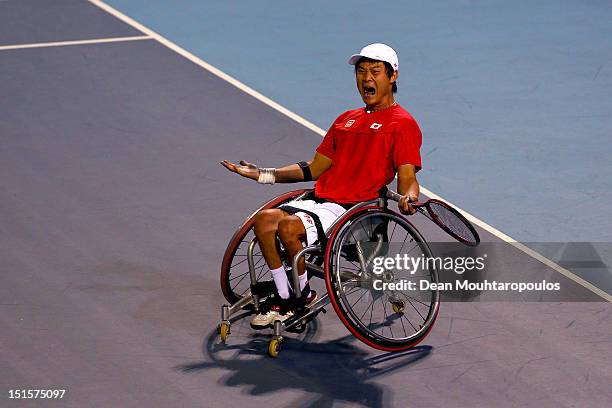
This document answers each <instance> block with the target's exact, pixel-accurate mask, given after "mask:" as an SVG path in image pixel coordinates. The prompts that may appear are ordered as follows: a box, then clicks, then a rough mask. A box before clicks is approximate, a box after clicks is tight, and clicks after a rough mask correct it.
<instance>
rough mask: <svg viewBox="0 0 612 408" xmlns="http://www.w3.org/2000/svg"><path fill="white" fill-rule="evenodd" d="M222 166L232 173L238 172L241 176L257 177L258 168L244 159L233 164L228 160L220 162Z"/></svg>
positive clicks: (255, 178)
mask: <svg viewBox="0 0 612 408" xmlns="http://www.w3.org/2000/svg"><path fill="white" fill-rule="evenodd" d="M220 163H221V165H222V166H223V167H225V168H226V169H228V170H229V171H231V172H233V173H238V174H240V175H241V176H242V177H246V178H250V179H253V180H257V179H258V178H259V169H258V168H257V166H256V165H254V164H253V163H249V162H247V161H244V160H240V164H234V163H232V162H230V161H228V160H223V161H221V162H220Z"/></svg>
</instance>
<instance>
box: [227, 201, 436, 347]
mask: <svg viewBox="0 0 612 408" xmlns="http://www.w3.org/2000/svg"><path fill="white" fill-rule="evenodd" d="M312 191H313V190H312V189H304V190H295V191H291V192H288V193H285V194H282V195H280V196H278V197H275V198H274V199H272V200H270V201H268V202H267V203H266V204H264V205H262V206H261V207H260V208H258V209H257V210H256V211H254V212H253V213H252V214H251V215H250V216H249V217H248V218H247V219H246V220H245V222H244V223H243V224H242V226H241V227H240V228H239V229H238V230H237V231H236V233H235V234H234V236H233V237H232V239H231V240H230V245H228V248H227V249H226V253H225V256H224V259H223V264H222V269H221V286H222V289H223V293H224V296H225V298H226V299H227V300H228V301H229V302H230V303H231V304H229V305H228V304H224V305H223V306H222V307H221V323H220V324H219V327H218V332H219V334H220V338H221V340H222V341H223V342H225V341H226V340H227V337H228V336H229V334H230V331H231V322H230V317H231V316H232V315H234V314H236V313H237V312H239V311H242V310H247V309H251V310H252V311H253V312H254V313H258V312H259V310H260V306H261V305H260V302H261V300H262V299H264V298H266V297H268V296H270V293H266V291H265V288H264V287H262V284H263V283H262V282H258V280H257V274H256V268H255V262H254V259H253V252H254V249H255V245H256V244H257V238H256V237H253V238H252V239H251V240H250V242H249V244H248V247H247V255H246V258H247V262H248V268H249V272H248V273H249V278H250V289H249V290H248V292H247V293H246V294H244V295H243V297H242V298H239V299H237V300H236V299H234V297H235V295H234V294H232V293H230V291H231V289H230V288H228V287H227V282H226V280H225V279H226V278H227V276H226V277H224V273H229V272H226V271H228V270H229V269H228V268H230V265H231V261H232V258H233V256H234V255H235V252H236V249H237V248H234V249H233V252H232V250H231V249H232V245H233V244H234V243H235V241H236V239H237V238H240V237H242V236H246V234H248V232H249V231H250V229H251V228H252V225H253V218H254V216H255V215H256V214H257V213H258V212H259V211H261V210H263V209H268V208H276V207H278V206H279V205H281V204H284V203H286V202H288V201H292V200H300V199H304V198H306V199H307V196H308V194H311V193H312ZM369 210H370V211H371V210H377V211H381V210H382V211H386V214H389V216H391V214H393V217H395V218H398V217H399V218H400V219H401V220H403V222H405V223H406V224H407V225H405V226H404V228H406V227H407V226H409V227H410V228H411V229H412V231H410V233H411V234H412V236H413V237H416V238H418V239H419V240H418V241H417V242H418V243H419V244H420V245H423V246H424V247H426V249H427V251H429V253H430V254H431V250H430V248H429V246H428V245H427V242H426V241H425V239H424V238H423V236H422V235H421V234H420V233H419V231H418V230H417V229H416V228H415V227H414V225H412V223H410V222H409V221H408V220H406V219H405V217H402V216H401V215H400V214H397V213H394V212H392V211H390V210H388V207H387V199H386V198H385V197H380V198H378V199H375V200H371V201H366V202H362V203H358V204H356V205H355V206H353V207H351V208H350V209H349V210H347V211H346V212H345V213H344V214H343V215H342V216H340V217H339V218H338V219H336V220H335V221H334V223H333V224H332V225H331V226H330V227H329V229H328V230H327V231H326V232H325V233H326V235H328V236H329V241H328V244H327V247H326V248H325V252H323V251H321V247H320V246H319V245H317V244H316V243H315V244H313V245H309V246H306V247H304V248H303V249H302V250H301V251H299V252H298V253H297V254H296V255H295V257H294V258H293V259H292V260H291V261H292V267H293V268H292V276H291V277H290V278H291V280H292V281H293V284H292V286H293V287H294V288H299V277H298V263H299V261H300V259H301V258H302V257H306V256H308V255H311V256H315V257H319V259H323V263H324V266H323V267H322V266H320V265H317V264H316V263H314V262H309V261H308V260H307V259H305V267H306V273H308V274H309V278H311V277H313V276H316V277H319V278H322V279H324V280H325V282H326V289H327V293H325V294H322V295H321V296H320V298H319V299H317V300H316V301H315V302H314V304H312V305H309V306H308V307H307V308H304V307H301V308H298V309H297V310H296V311H295V313H294V315H293V316H291V317H289V318H288V319H286V320H285V321H283V322H281V321H279V320H275V321H274V323H273V333H274V334H273V337H272V339H271V340H270V342H269V344H268V354H269V355H270V356H271V357H276V356H278V354H279V352H280V345H281V343H282V342H283V340H284V338H283V335H282V334H283V332H285V331H294V332H302V331H303V330H304V328H305V326H306V324H308V322H309V321H310V320H311V319H313V318H315V317H316V316H317V315H318V314H319V313H320V312H324V313H325V312H326V310H325V309H324V308H325V306H327V305H328V304H330V303H332V306H333V307H334V310H335V311H336V313H337V314H338V316H339V317H340V319H341V321H342V323H343V324H344V325H345V326H346V327H347V328H348V329H349V331H351V332H352V333H353V335H355V336H356V337H357V338H358V339H359V340H361V341H362V342H364V343H366V344H368V345H369V346H371V347H374V348H377V349H380V350H385V351H401V350H405V349H408V348H411V347H414V346H415V345H416V344H418V343H419V342H421V341H422V340H423V339H424V338H425V337H426V336H427V334H428V333H429V331H430V330H431V329H432V327H433V325H434V322H435V319H436V317H437V314H438V310H439V293H438V291H432V301H431V302H432V303H431V305H432V306H430V309H429V314H428V318H427V319H426V321H425V322H424V324H423V326H422V327H421V328H420V329H419V330H418V331H417V332H416V333H415V335H416V334H418V333H419V332H421V334H420V335H419V336H418V337H417V338H416V340H415V341H411V342H409V343H405V344H401V345H400V346H395V345H393V346H392V347H391V346H389V345H385V344H381V342H379V341H376V340H375V339H369V338H367V336H364V335H363V333H359V332H358V331H357V330H356V329H355V328H354V327H353V326H352V325H351V324H350V322H348V320H347V317H346V313H345V312H344V311H342V310H341V309H342V308H341V307H340V306H339V304H338V302H337V301H334V296H331V297H330V293H331V292H332V291H333V290H334V288H333V287H332V285H331V279H326V270H328V271H329V270H330V268H331V266H330V258H331V257H332V254H331V253H330V252H331V251H332V246H333V244H334V239H335V236H337V235H338V233H339V232H340V230H343V229H346V228H350V226H351V223H352V222H353V218H355V217H357V216H359V214H361V213H362V212H367V211H369ZM340 224H341V225H340ZM339 225H340V226H339ZM337 227H338V228H337ZM377 238H378V242H377V244H376V245H377V248H378V247H379V246H380V245H381V243H382V238H381V237H380V236H377ZM355 244H356V246H357V247H358V246H359V245H360V241H356V242H355ZM375 252H377V251H375ZM357 253H358V256H359V264H360V265H361V267H362V269H363V270H367V266H366V265H367V262H366V260H365V259H364V257H363V252H362V251H361V249H358V251H357ZM432 273H433V275H434V276H435V280H437V271H436V270H435V268H434V270H433V272H432ZM340 282H341V283H342V280H340ZM272 284H273V282H272ZM268 292H269V290H268ZM294 296H295V298H296V299H300V297H301V293H300V291H295V294H294ZM232 300H235V301H234V302H232ZM413 307H414V306H413ZM393 310H394V311H395V312H396V313H400V312H402V311H403V306H402V308H401V310H400V307H399V306H398V307H397V308H396V306H395V305H393ZM419 314H420V313H419ZM421 317H422V316H421ZM400 319H401V318H400ZM411 325H412V323H411ZM413 328H414V326H413ZM404 331H405V329H404Z"/></svg>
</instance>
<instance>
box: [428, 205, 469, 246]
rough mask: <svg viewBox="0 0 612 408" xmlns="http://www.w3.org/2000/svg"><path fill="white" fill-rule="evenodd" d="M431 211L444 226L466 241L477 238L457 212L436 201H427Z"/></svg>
mask: <svg viewBox="0 0 612 408" xmlns="http://www.w3.org/2000/svg"><path fill="white" fill-rule="evenodd" d="M429 208H430V209H431V212H432V213H433V214H435V216H436V217H437V218H438V220H439V221H440V222H441V223H442V224H444V226H446V228H448V229H449V230H451V231H452V232H453V234H455V235H457V236H459V237H460V238H462V239H464V240H466V241H468V242H476V241H477V238H476V237H475V236H474V233H473V231H472V230H471V229H470V228H469V227H468V225H467V224H466V221H465V220H463V219H461V218H460V217H459V216H458V215H457V214H455V213H454V212H452V211H451V210H449V209H448V208H447V207H445V206H444V205H441V204H439V203H436V202H431V203H429Z"/></svg>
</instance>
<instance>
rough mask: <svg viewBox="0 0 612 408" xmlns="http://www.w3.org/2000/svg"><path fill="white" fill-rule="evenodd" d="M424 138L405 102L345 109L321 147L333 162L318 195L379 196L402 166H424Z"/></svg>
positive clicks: (343, 199)
mask: <svg viewBox="0 0 612 408" xmlns="http://www.w3.org/2000/svg"><path fill="white" fill-rule="evenodd" d="M421 141H422V137H421V130H420V129H419V126H418V125H417V123H416V121H415V120H414V118H413V117H412V115H410V113H408V112H407V111H406V110H404V109H403V108H402V107H401V106H399V105H395V106H392V107H390V108H387V109H383V110H381V111H377V112H372V113H367V112H366V110H365V109H363V108H360V109H355V110H351V111H348V112H345V113H343V114H342V115H340V116H339V117H338V119H336V121H335V122H334V123H333V125H332V126H331V127H330V129H329V131H328V132H327V134H326V135H325V138H324V139H323V142H322V143H321V144H320V145H319V147H318V148H317V152H318V153H320V154H322V155H323V156H326V157H329V158H330V159H331V160H332V162H333V163H332V166H331V167H330V168H329V169H328V170H327V171H326V172H324V173H323V174H322V175H321V176H320V177H319V179H318V180H317V184H316V186H315V194H316V196H317V197H319V198H325V199H328V200H331V201H335V202H337V203H342V204H349V203H357V202H360V201H367V200H372V199H375V198H376V197H377V196H378V191H379V190H380V189H381V188H382V187H383V186H385V185H387V184H389V183H390V182H391V181H392V180H393V178H394V177H395V173H396V172H397V168H398V167H399V166H401V165H402V164H412V165H414V166H416V168H417V171H418V170H419V169H420V168H421V154H420V148H421Z"/></svg>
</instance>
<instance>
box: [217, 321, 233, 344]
mask: <svg viewBox="0 0 612 408" xmlns="http://www.w3.org/2000/svg"><path fill="white" fill-rule="evenodd" d="M229 333H230V325H229V323H227V322H221V324H220V325H219V337H220V338H221V341H222V342H223V343H225V342H226V341H227V336H229Z"/></svg>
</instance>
